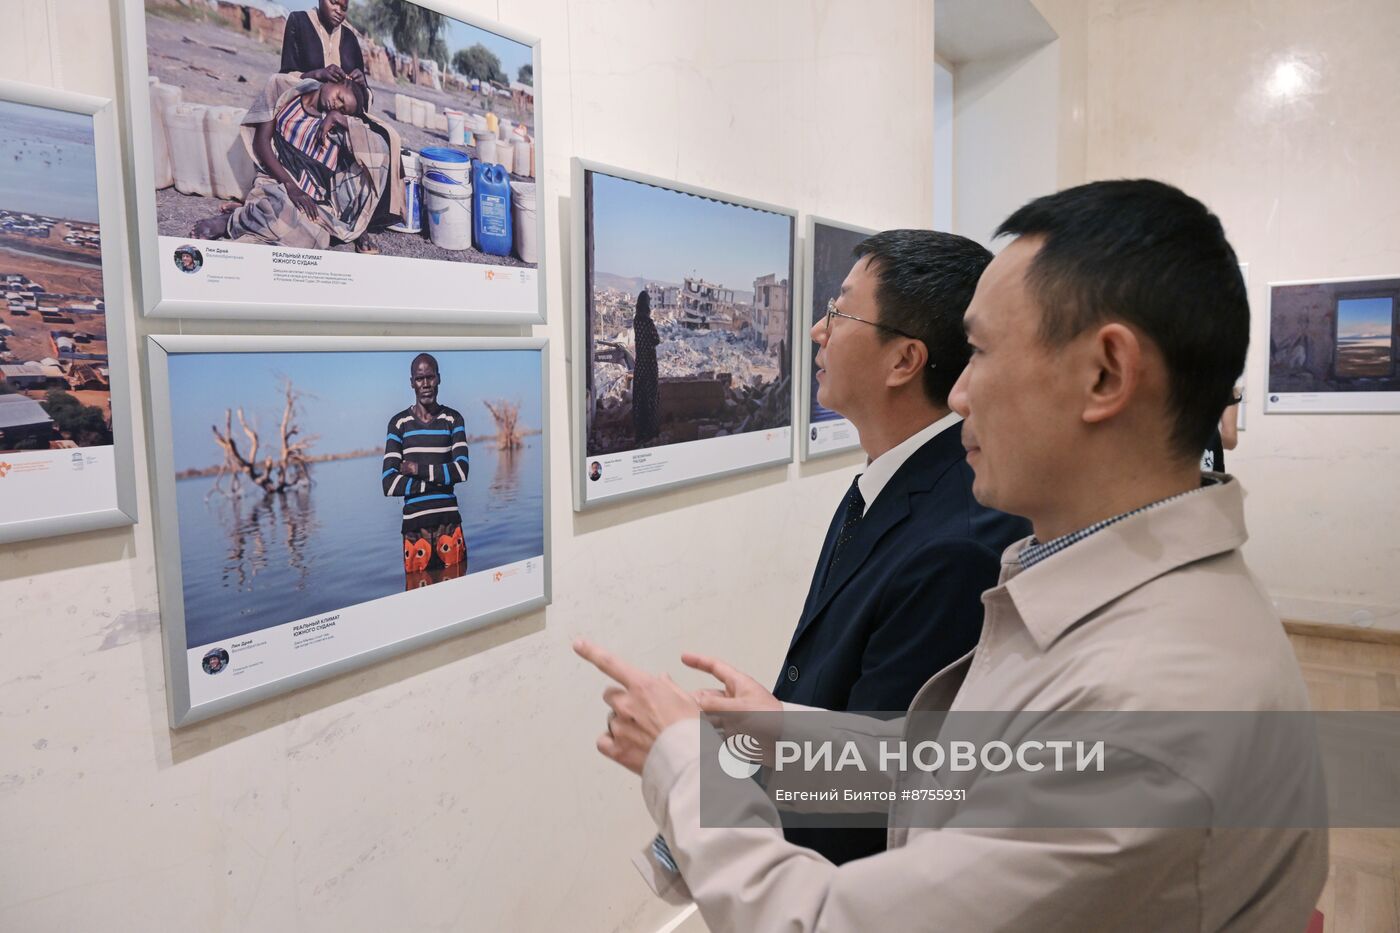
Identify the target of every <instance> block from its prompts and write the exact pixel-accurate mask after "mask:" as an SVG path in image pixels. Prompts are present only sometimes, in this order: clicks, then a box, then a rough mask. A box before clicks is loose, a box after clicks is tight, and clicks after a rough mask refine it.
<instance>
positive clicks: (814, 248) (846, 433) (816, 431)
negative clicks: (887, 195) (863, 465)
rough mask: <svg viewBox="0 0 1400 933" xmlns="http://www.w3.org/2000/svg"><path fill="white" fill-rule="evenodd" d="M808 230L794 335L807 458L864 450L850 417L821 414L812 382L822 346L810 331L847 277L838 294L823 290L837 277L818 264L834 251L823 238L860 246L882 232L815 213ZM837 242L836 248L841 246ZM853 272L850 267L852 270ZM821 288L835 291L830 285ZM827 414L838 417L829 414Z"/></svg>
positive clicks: (800, 436)
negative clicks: (830, 280) (820, 283)
mask: <svg viewBox="0 0 1400 933" xmlns="http://www.w3.org/2000/svg"><path fill="white" fill-rule="evenodd" d="M806 230H807V232H806V238H805V242H804V243H803V250H802V255H803V276H802V306H801V314H800V315H798V316H797V317H798V324H797V330H796V334H797V336H796V337H795V338H794V339H793V344H794V346H801V347H802V349H803V352H802V353H800V354H799V360H798V362H799V363H800V364H801V372H802V377H801V380H802V385H801V391H800V393H799V402H798V445H799V446H798V451H799V457H800V459H801V460H803V461H807V460H816V459H820V458H822V457H829V456H835V455H837V454H842V453H846V452H848V451H852V450H859V449H860V434H859V432H857V431H856V428H855V425H853V424H851V422H850V419H848V418H844V417H842V416H841V415H838V414H836V412H828V411H827V410H826V409H825V408H822V409H821V411H820V412H819V411H817V410H816V409H818V408H820V407H821V405H820V403H819V402H817V399H816V391H815V390H814V388H813V386H812V381H813V375H812V370H813V356H814V354H815V353H816V344H815V343H813V342H812V340H811V337H810V331H811V328H812V325H813V324H814V323H816V320H817V317H818V313H819V312H820V314H825V313H826V298H835V297H836V296H837V294H839V293H840V289H841V279H844V278H845V272H842V273H841V279H837V280H836V281H835V286H836V291H835V292H834V293H832V294H830V295H819V294H818V293H817V292H818V291H819V287H818V283H819V281H821V282H825V281H827V280H828V279H829V278H830V277H831V273H829V272H828V270H825V269H818V268H817V266H818V263H825V262H826V261H827V257H826V253H827V252H828V249H827V246H828V244H826V243H818V239H819V238H825V237H828V236H830V237H833V238H834V239H837V240H842V241H849V242H850V245H851V246H852V247H854V245H855V243H856V242H859V239H863V238H864V237H868V236H873V235H874V234H876V233H877V232H879V231H876V230H872V229H870V228H869V227H859V226H856V225H854V224H847V223H842V222H840V221H836V220H830V219H828V218H825V217H817V216H814V215H811V214H808V215H807V222H806ZM858 238H859V239H858ZM831 245H832V246H835V244H831ZM842 245H844V242H843V244H842ZM836 251H837V252H842V251H843V250H842V249H841V248H839V247H838V248H836ZM854 264H855V260H854V259H852V260H851V263H850V265H854ZM849 271H850V268H849V266H848V267H847V269H846V272H849ZM820 290H821V291H829V290H830V289H829V288H823V289H820ZM804 325H805V326H804ZM827 415H832V416H834V417H827Z"/></svg>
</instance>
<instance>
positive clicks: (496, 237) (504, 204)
mask: <svg viewBox="0 0 1400 933" xmlns="http://www.w3.org/2000/svg"><path fill="white" fill-rule="evenodd" d="M472 167H473V172H474V175H473V180H474V181H475V182H476V184H475V185H474V186H473V188H472V200H473V204H472V206H473V208H475V209H474V210H473V211H472V233H473V235H474V237H475V239H476V248H477V249H479V250H481V251H482V252H483V253H490V254H492V255H493V256H508V255H510V251H511V246H512V245H513V243H514V242H515V240H514V237H513V236H512V233H511V223H510V173H509V172H507V171H506V169H505V166H503V165H496V164H495V163H493V162H482V161H481V160H480V159H476V160H473V162H472Z"/></svg>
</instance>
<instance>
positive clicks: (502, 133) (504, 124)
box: [496, 117, 515, 142]
mask: <svg viewBox="0 0 1400 933" xmlns="http://www.w3.org/2000/svg"><path fill="white" fill-rule="evenodd" d="M513 129H515V124H513V123H511V122H510V120H508V119H506V118H505V117H501V118H500V122H499V123H497V124H496V133H497V134H498V135H497V138H498V139H503V140H505V141H506V142H510V133H511V130H513Z"/></svg>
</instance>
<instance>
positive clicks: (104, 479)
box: [0, 81, 137, 543]
mask: <svg viewBox="0 0 1400 933" xmlns="http://www.w3.org/2000/svg"><path fill="white" fill-rule="evenodd" d="M0 102H5V103H8V104H13V105H17V106H18V107H21V108H36V109H38V110H49V111H56V112H59V113H62V114H72V115H76V116H78V117H86V118H90V120H91V133H92V150H93V157H94V163H95V192H96V195H95V196H96V202H97V203H96V209H97V210H96V215H97V225H98V228H99V231H100V234H99V239H100V245H99V253H100V268H101V278H102V284H101V292H102V294H101V300H102V307H101V316H102V318H103V321H104V333H105V338H106V340H105V343H106V356H107V391H108V400H109V405H110V428H111V435H112V440H111V443H110V445H94V446H84V447H78V448H73V449H48V450H28V451H15V450H9V451H5V450H0V543H7V542H13V541H26V540H31V539H34V538H42V537H50V536H53V535H65V534H73V533H76V532H81V531H92V530H95V529H100V528H115V527H120V526H123V525H131V524H134V523H135V522H136V520H137V504H136V466H135V459H134V449H135V434H134V430H135V429H134V425H133V424H132V408H131V398H132V396H131V392H132V389H133V386H134V380H133V379H132V371H131V369H130V367H129V366H128V360H127V336H128V332H127V313H128V309H127V307H126V305H125V298H124V296H125V294H126V276H125V267H126V249H125V232H126V220H125V215H124V212H123V208H122V191H121V176H120V169H119V166H120V155H119V151H118V146H117V130H116V114H115V107H114V106H113V104H112V102H111V101H110V100H107V99H105V98H99V97H91V96H88V95H85V94H75V93H72V92H69V91H60V90H56V89H53V88H46V87H37V86H34V85H29V84H22V83H18V82H13V81H0ZM54 145H55V146H58V143H55V144H54ZM60 148H63V149H64V150H65V151H66V153H67V154H68V155H69V157H71V155H72V153H74V152H78V151H80V148H81V147H76V146H71V145H70V144H69V143H66V142H65V143H64V145H63V146H62V147H60ZM12 161H19V160H18V159H15V160H12ZM35 184H36V185H40V184H45V182H41V181H40V180H38V179H37V178H36V179H35ZM4 208H5V205H4V204H3V203H0V210H3V209H4ZM60 222H62V221H60ZM69 229H70V234H69V235H70V236H73V235H75V234H74V233H73V232H72V228H71V227H70V228H69ZM3 240H4V242H3V243H0V246H5V245H11V246H12V245H13V242H12V238H11V237H8V236H6V237H3ZM65 242H66V240H65ZM19 253H20V254H21V255H23V254H24V253H25V251H23V250H20V251H19ZM15 255H16V253H15V252H13V251H11V250H5V249H0V266H5V268H3V269H0V272H6V273H8V272H9V271H10V270H9V268H8V266H6V264H5V261H4V258H3V257H7V256H15ZM40 261H41V262H42V260H40ZM62 261H63V262H65V263H69V264H72V260H71V259H64V260H62ZM15 264H16V265H19V264H20V263H15ZM6 282H8V278H5V279H0V284H5V283H6ZM32 287H33V286H31V288H32ZM9 291H16V289H10V288H8V286H7V295H8V292H9ZM94 297H96V296H94ZM19 303H20V305H21V306H23V307H21V308H20V310H22V311H23V312H24V314H25V318H26V320H25V321H24V322H23V324H27V325H29V326H30V327H31V328H32V326H33V325H34V324H35V323H36V322H33V321H30V320H29V318H30V317H31V316H32V315H35V314H39V315H40V316H41V318H42V317H43V316H44V314H43V312H42V310H41V309H40V308H38V307H37V305H38V304H40V303H41V302H39V301H38V300H37V299H36V300H35V301H34V302H32V303H33V304H35V305H36V307H35V308H28V307H27V305H28V304H30V303H31V302H27V301H25V300H23V299H21V301H20V302H19ZM84 307H85V308H89V309H93V308H96V304H95V302H89V303H87V304H85V306H84ZM9 309H10V305H9V304H8V303H7V307H6V310H7V311H8V310H9ZM88 313H91V312H88ZM13 315H14V312H13V311H11V312H10V314H7V315H6V316H5V318H4V320H5V321H6V322H7V323H6V324H5V326H4V329H5V330H6V331H15V333H10V334H4V333H0V336H5V337H6V339H7V340H8V341H13V342H17V340H16V338H17V336H19V330H21V329H24V328H22V327H21V322H20V321H19V319H18V318H17V317H14V316H13ZM64 316H67V317H68V324H72V323H74V321H73V320H72V317H71V314H66V313H65V315H60V317H64ZM54 326H58V327H66V326H68V325H67V324H57V325H54ZM52 333H56V332H51V334H52ZM64 333H66V331H65V332H64ZM76 335H77V328H76V327H75V328H74V336H76ZM83 336H90V335H88V334H86V333H85V332H84V333H83ZM55 346H57V341H56V339H55ZM65 347H67V345H65ZM72 349H73V351H74V355H73V356H72V357H71V358H70V359H69V360H68V363H67V365H68V370H67V371H66V373H65V376H64V379H65V383H64V384H65V385H68V382H67V381H66V380H68V379H71V378H74V376H75V375H76V374H75V373H74V372H73V370H74V369H75V368H76V367H77V366H79V365H80V364H79V362H78V361H79V355H78V353H79V349H78V347H77V346H74V347H73V348H72ZM7 352H8V351H7ZM55 352H56V353H57V355H58V357H59V362H58V367H59V368H62V365H63V361H62V356H63V354H62V353H61V352H58V351H55ZM30 362H37V361H30ZM93 362H97V361H96V360H94V361H93ZM7 365H22V364H21V363H20V361H19V360H18V359H14V360H11V361H9V362H7ZM50 368H51V369H52V368H53V367H52V366H50ZM99 369H100V367H99ZM16 377H17V378H19V377H18V374H16ZM98 378H100V373H99V375H98ZM54 381H55V379H54V378H53V377H51V376H50V377H46V384H48V383H52V382H54ZM6 384H7V385H9V384H10V383H9V381H8V380H7V382H6ZM24 386H26V387H27V386H29V382H28V381H26V382H25V383H24ZM41 388H42V387H41ZM23 391H24V389H23V388H21V387H20V386H19V385H15V386H13V387H12V391H11V393H9V394H10V397H12V398H13V397H18V396H19V395H20V393H21V392H23ZM0 397H2V396H0ZM69 443H71V440H70V441H69ZM53 500H57V501H58V502H60V503H62V504H53V505H50V504H46V503H49V502H52V501H53Z"/></svg>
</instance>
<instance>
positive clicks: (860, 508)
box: [822, 476, 865, 586]
mask: <svg viewBox="0 0 1400 933" xmlns="http://www.w3.org/2000/svg"><path fill="white" fill-rule="evenodd" d="M864 514H865V497H864V496H862V495H861V494H860V477H859V476H857V477H856V478H855V479H853V480H851V488H850V490H849V491H847V493H846V503H845V515H843V516H842V518H841V530H840V531H838V532H837V533H836V545H835V546H834V547H833V548H832V549H831V560H830V561H828V562H827V565H826V576H825V577H823V578H822V586H825V585H826V581H827V580H830V579H831V574H832V572H833V571H835V570H836V565H837V563H839V562H840V560H841V552H842V550H843V549H845V547H846V545H847V544H848V543H849V542H850V540H851V538H853V537H854V536H855V533H856V525H858V524H860V519H861V516H862V515H864Z"/></svg>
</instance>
